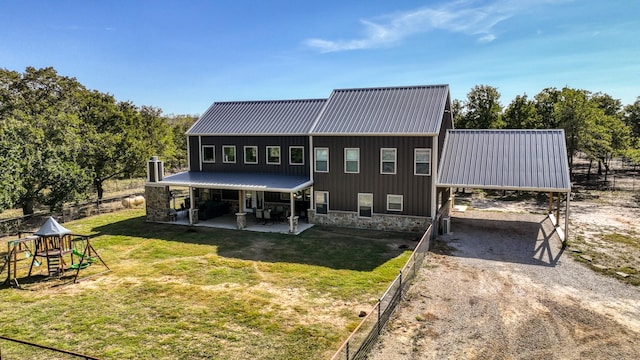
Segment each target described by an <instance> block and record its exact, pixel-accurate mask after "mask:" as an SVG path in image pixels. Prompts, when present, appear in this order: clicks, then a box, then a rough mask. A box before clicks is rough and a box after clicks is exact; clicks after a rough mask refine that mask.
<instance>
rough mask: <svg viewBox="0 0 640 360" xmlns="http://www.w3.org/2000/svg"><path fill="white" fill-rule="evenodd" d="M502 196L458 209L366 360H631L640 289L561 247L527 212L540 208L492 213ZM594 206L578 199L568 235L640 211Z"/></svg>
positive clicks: (636, 344)
mask: <svg viewBox="0 0 640 360" xmlns="http://www.w3.org/2000/svg"><path fill="white" fill-rule="evenodd" d="M501 204H503V203H492V202H491V201H490V200H487V199H485V200H481V201H475V202H473V203H472V204H471V206H472V207H473V208H474V209H479V208H484V209H489V210H494V211H479V210H467V211H466V212H457V213H455V214H454V217H453V218H452V233H451V234H449V235H445V236H441V237H440V238H439V239H438V241H437V243H436V247H435V249H434V251H433V252H431V253H429V255H428V257H427V260H426V262H425V264H426V265H425V267H423V268H422V269H421V271H420V274H419V276H418V278H417V279H416V281H415V282H414V284H413V285H412V286H411V288H410V290H409V291H408V293H407V294H406V296H405V301H403V302H402V303H401V305H400V307H399V308H398V309H397V310H396V313H395V314H394V316H393V317H392V319H391V320H390V322H389V324H388V326H387V328H386V329H385V330H384V332H383V335H382V336H381V338H380V341H379V342H378V344H377V345H376V347H375V348H374V350H373V351H372V353H371V356H370V357H369V358H370V359H637V358H638V354H640V288H639V287H637V286H633V285H630V284H627V283H625V282H623V281H621V279H618V278H616V277H615V276H613V277H612V276H610V275H606V274H604V273H598V272H595V271H593V269H592V268H591V267H589V266H587V264H585V263H581V262H580V261H579V260H578V259H577V258H576V253H575V252H574V251H571V250H569V248H567V250H565V251H563V250H562V249H561V243H560V241H559V239H558V237H557V235H554V234H553V232H552V230H553V227H552V225H551V223H550V221H549V220H548V219H547V220H544V219H545V216H544V215H540V214H531V213H529V212H527V211H534V212H536V211H537V210H536V209H525V210H524V213H514V212H500V211H495V210H500V209H495V208H494V207H495V206H497V207H500V206H503V205H501ZM518 206H520V205H518ZM533 206H534V207H535V205H533ZM582 206H584V208H582ZM525 208H526V206H525ZM502 210H505V209H502ZM507 210H512V211H513V210H514V209H507ZM637 210H638V209H635V210H634V211H637ZM518 211H523V208H522V207H520V208H519V210H518ZM593 211H594V210H593V209H591V210H590V208H589V207H588V205H580V204H577V205H576V207H575V215H576V216H575V218H572V221H571V224H572V226H573V227H574V234H578V235H579V234H583V233H584V232H585V231H586V232H588V231H589V229H590V228H592V227H593V226H596V225H598V224H592V222H593V221H594V220H593V219H594V218H596V219H600V220H597V221H604V222H608V221H613V222H614V223H612V224H611V226H612V227H615V226H619V225H620V224H619V223H618V222H621V223H626V224H627V227H628V226H635V227H637V226H638V221H637V219H638V218H640V216H638V214H637V212H636V213H630V214H629V213H627V214H623V215H624V216H622V217H620V212H619V211H613V212H612V214H609V215H606V216H594V213H593ZM581 214H584V215H581ZM626 216H630V218H625V217H626ZM634 217H635V220H634ZM609 218H613V219H614V220H611V219H609ZM615 218H619V219H618V220H615ZM616 221H618V222H616ZM585 222H587V223H591V225H588V224H586V225H585ZM625 229H626V228H625ZM629 231H636V230H635V229H631V230H629ZM582 236H583V239H586V236H585V235H584V234H583V235H582Z"/></svg>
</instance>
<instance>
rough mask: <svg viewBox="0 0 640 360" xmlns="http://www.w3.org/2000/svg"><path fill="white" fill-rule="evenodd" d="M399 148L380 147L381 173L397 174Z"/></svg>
mask: <svg viewBox="0 0 640 360" xmlns="http://www.w3.org/2000/svg"><path fill="white" fill-rule="evenodd" d="M397 155H398V154H397V149H395V148H382V149H380V173H381V174H395V173H396V162H397V160H398V156H397Z"/></svg>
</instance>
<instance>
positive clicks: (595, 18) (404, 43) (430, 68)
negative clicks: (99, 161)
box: [0, 0, 640, 114]
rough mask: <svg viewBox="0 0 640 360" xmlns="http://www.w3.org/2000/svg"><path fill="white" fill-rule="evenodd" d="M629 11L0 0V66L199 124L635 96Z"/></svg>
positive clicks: (328, 2) (637, 20) (636, 56)
mask: <svg viewBox="0 0 640 360" xmlns="http://www.w3.org/2000/svg"><path fill="white" fill-rule="evenodd" d="M638 14H640V1H637V0H624V1H622V0H579V1H570V0H546V1H545V0H489V1H467V0H462V1H433V0H429V1H411V0H407V1H388V0H387V1H373V0H368V1H346V0H342V1H334V0H324V1H302V0H298V1H281V0H268V1H267V0H255V1H245V0H233V1H226V0H219V1H186V0H182V1H167V0H157V1H134V0H129V1H114V0H110V1H87V0H82V1H65V0H59V1H30V0H21V1H18V0H15V1H12V0H0V67H3V68H7V69H10V70H17V71H20V72H22V71H24V69H25V67H27V66H34V67H47V66H53V67H54V68H55V69H56V70H57V71H58V73H59V74H61V75H66V76H70V77H75V78H77V79H78V80H79V81H80V82H81V83H82V84H84V85H85V86H87V87H89V88H91V89H96V90H99V91H102V92H108V93H111V94H113V95H114V96H115V97H116V98H117V99H118V100H123V101H124V100H130V101H132V102H134V103H135V104H136V105H151V106H156V107H159V108H161V109H162V110H163V111H164V112H165V113H167V114H200V113H202V112H204V111H205V110H206V109H207V108H208V107H209V105H210V104H211V103H212V102H214V101H228V100H271V99H295V98H325V97H328V96H329V95H330V93H331V90H332V89H334V88H352V87H372V86H400V85H422V84H449V85H450V87H451V94H452V97H453V98H457V99H464V98H465V97H466V94H467V92H469V90H470V89H471V88H472V87H473V86H474V85H479V84H483V85H491V86H494V87H497V88H498V90H499V91H500V93H501V94H502V97H501V102H502V104H503V105H504V106H506V105H508V103H510V102H511V100H513V98H514V97H515V96H516V95H522V94H525V93H526V94H527V95H529V96H534V95H535V94H537V93H538V92H539V91H540V90H542V89H543V88H545V87H557V88H562V87H563V86H570V87H574V88H580V89H585V90H589V91H592V92H605V93H608V94H610V95H611V96H613V97H614V98H617V99H621V100H622V102H623V104H630V103H633V101H635V99H636V97H637V96H640V16H639V15H638Z"/></svg>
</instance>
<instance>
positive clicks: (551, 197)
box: [549, 192, 553, 214]
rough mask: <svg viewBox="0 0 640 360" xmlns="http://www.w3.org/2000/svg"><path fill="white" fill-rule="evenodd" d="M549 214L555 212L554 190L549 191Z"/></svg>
mask: <svg viewBox="0 0 640 360" xmlns="http://www.w3.org/2000/svg"><path fill="white" fill-rule="evenodd" d="M549 214H553V192H550V193H549Z"/></svg>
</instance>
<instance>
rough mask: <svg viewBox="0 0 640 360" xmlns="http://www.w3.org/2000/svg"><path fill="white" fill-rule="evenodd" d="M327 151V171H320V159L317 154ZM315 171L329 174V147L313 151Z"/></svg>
mask: <svg viewBox="0 0 640 360" xmlns="http://www.w3.org/2000/svg"><path fill="white" fill-rule="evenodd" d="M323 149H324V150H327V170H326V171H318V167H317V165H318V159H317V154H318V150H323ZM313 171H315V172H317V173H328V172H329V148H328V147H317V148H314V149H313Z"/></svg>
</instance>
